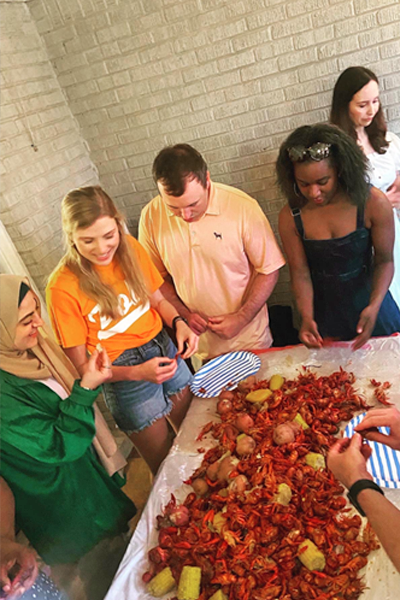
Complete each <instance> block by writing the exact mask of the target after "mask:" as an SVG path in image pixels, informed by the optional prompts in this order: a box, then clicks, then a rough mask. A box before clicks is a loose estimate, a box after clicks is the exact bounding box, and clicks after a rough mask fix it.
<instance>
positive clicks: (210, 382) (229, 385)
mask: <svg viewBox="0 0 400 600" xmlns="http://www.w3.org/2000/svg"><path fill="white" fill-rule="evenodd" d="M260 365H261V361H260V359H259V358H258V356H256V355H255V354H253V353H252V352H229V354H222V355H221V356H217V358H214V359H213V360H210V362H208V363H207V364H206V365H204V367H202V368H201V369H199V370H198V371H197V373H196V375H195V376H194V377H193V380H192V383H191V386H190V389H191V390H192V392H193V394H194V395H195V396H199V397H200V398H213V397H214V396H218V395H219V394H220V393H221V392H222V390H224V389H225V390H234V389H235V388H236V387H237V385H238V383H239V381H241V380H242V379H245V378H246V377H249V376H250V375H254V373H257V371H258V369H259V368H260Z"/></svg>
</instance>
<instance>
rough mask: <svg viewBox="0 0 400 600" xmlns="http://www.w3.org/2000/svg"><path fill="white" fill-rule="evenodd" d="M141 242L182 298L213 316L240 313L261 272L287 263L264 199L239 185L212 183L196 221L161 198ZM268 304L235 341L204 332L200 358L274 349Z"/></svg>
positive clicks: (146, 215)
mask: <svg viewBox="0 0 400 600" xmlns="http://www.w3.org/2000/svg"><path fill="white" fill-rule="evenodd" d="M139 240H140V243H141V244H142V245H143V246H144V248H145V249H146V250H147V252H148V253H149V255H150V257H151V259H152V261H153V262H154V264H155V266H156V267H157V269H158V270H159V271H160V273H161V275H162V276H165V275H166V274H167V273H169V274H170V275H171V277H172V279H173V281H174V284H175V288H176V291H177V293H178V296H179V297H180V298H181V300H182V301H183V302H184V303H185V305H186V306H187V307H188V308H189V310H190V311H192V312H198V313H200V314H201V315H203V316H204V315H205V316H207V317H211V316H217V315H223V314H227V313H234V312H237V311H238V310H239V309H240V307H241V306H242V304H243V301H244V299H245V298H246V294H247V291H248V289H249V287H250V285H251V283H252V280H253V278H254V276H255V275H256V274H257V273H263V274H265V275H269V274H270V273H273V272H274V271H276V270H277V269H279V268H280V267H282V266H283V265H284V264H285V261H284V258H283V256H282V253H281V251H280V249H279V246H278V244H277V242H276V239H275V236H274V234H273V232H272V229H271V226H270V224H269V222H268V220H267V218H266V216H265V215H264V213H263V211H262V210H261V208H260V206H259V204H258V202H257V201H256V200H254V199H253V198H251V197H250V196H248V195H247V194H245V193H244V192H242V191H241V190H238V189H236V188H232V187H229V186H226V185H223V184H220V183H214V182H212V183H211V188H210V199H209V203H208V207H207V210H206V212H205V214H204V215H203V216H202V217H201V218H200V219H199V220H198V221H195V222H193V223H186V222H185V221H184V220H183V219H182V218H180V217H177V216H174V215H173V213H172V212H171V211H170V209H168V208H167V206H166V205H165V204H164V202H163V201H162V199H161V198H160V196H157V197H156V198H154V199H153V200H152V201H151V202H150V203H149V204H148V205H147V206H145V208H144V209H143V211H142V215H141V219H140V224H139ZM271 343H272V336H271V332H270V329H269V326H268V310H267V306H266V305H265V306H263V307H262V308H261V310H260V311H259V313H258V314H257V315H256V316H255V318H254V319H253V320H252V321H251V322H250V323H249V324H248V325H246V326H245V327H244V328H243V329H242V331H241V332H240V333H239V334H238V335H237V336H236V337H234V338H232V339H230V340H223V339H222V338H220V337H219V336H218V335H216V334H215V333H213V332H212V331H206V332H205V333H204V334H203V335H201V336H200V342H199V357H200V358H201V359H203V360H204V359H206V358H212V357H214V356H218V355H219V354H222V353H224V352H230V351H233V350H251V349H261V348H268V347H269V346H270V345H271Z"/></svg>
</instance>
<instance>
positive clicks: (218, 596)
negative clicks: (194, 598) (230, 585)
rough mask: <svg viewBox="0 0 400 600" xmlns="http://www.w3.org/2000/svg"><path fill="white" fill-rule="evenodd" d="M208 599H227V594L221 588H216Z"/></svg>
mask: <svg viewBox="0 0 400 600" xmlns="http://www.w3.org/2000/svg"><path fill="white" fill-rule="evenodd" d="M208 600H228V596H227V595H226V594H224V592H223V591H222V590H218V592H215V594H213V595H212V596H211V598H209V599H208Z"/></svg>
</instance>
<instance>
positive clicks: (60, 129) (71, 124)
mask: <svg viewBox="0 0 400 600" xmlns="http://www.w3.org/2000/svg"><path fill="white" fill-rule="evenodd" d="M1 4H2V6H1V12H2V19H1V31H0V33H1V41H0V45H1V51H2V61H1V63H2V75H3V78H4V82H3V85H2V99H1V100H2V102H1V104H2V109H1V145H2V152H1V168H2V195H1V206H0V219H1V220H2V221H3V223H4V225H5V227H6V228H7V231H8V233H9V235H10V237H11V238H12V240H13V242H14V244H15V246H16V248H17V250H18V252H19V254H20V256H21V258H22V260H23V261H24V263H25V265H26V266H27V268H28V270H29V272H30V274H31V276H32V277H33V278H34V280H35V282H36V284H37V285H38V287H39V289H40V290H41V291H43V289H44V285H45V280H46V278H47V276H48V274H49V273H50V271H51V270H52V269H53V268H54V266H55V265H56V262H57V260H58V259H59V258H60V256H61V255H62V248H61V220H60V201H61V199H62V197H63V195H64V194H65V193H66V192H67V191H68V190H69V189H70V187H71V186H75V185H84V184H86V183H88V182H93V181H97V175H96V172H95V168H94V166H93V164H92V162H91V160H90V158H89V154H88V150H87V148H86V146H85V143H84V141H83V139H82V136H81V134H80V131H79V126H78V123H77V121H76V120H75V118H74V116H73V115H72V113H71V110H70V108H69V107H68V104H67V101H66V98H65V95H64V93H63V91H62V89H61V87H60V84H59V82H58V81H57V77H56V75H55V73H54V69H53V66H52V64H51V62H50V61H49V58H48V54H47V50H46V48H45V46H44V43H43V40H42V39H41V37H40V35H39V34H38V32H37V30H36V26H35V23H34V21H33V20H32V16H31V15H30V13H29V10H28V6H27V4H25V3H23V2H17V3H13V4H3V3H1Z"/></svg>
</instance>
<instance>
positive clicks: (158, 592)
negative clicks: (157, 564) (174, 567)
mask: <svg viewBox="0 0 400 600" xmlns="http://www.w3.org/2000/svg"><path fill="white" fill-rule="evenodd" d="M175 585H176V582H175V579H174V578H173V575H172V571H171V569H170V568H169V567H165V569H163V570H162V571H160V572H159V573H157V575H156V576H155V577H153V579H152V580H151V581H150V582H149V583H148V585H147V591H148V592H149V594H151V595H152V596H154V597H155V598H161V597H162V596H164V594H167V593H168V592H170V591H171V590H172V589H173V588H174V587H175Z"/></svg>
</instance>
